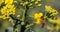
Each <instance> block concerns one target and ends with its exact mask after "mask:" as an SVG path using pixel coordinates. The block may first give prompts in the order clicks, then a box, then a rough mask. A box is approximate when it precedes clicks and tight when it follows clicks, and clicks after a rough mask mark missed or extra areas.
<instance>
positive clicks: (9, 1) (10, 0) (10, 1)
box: [5, 0, 13, 4]
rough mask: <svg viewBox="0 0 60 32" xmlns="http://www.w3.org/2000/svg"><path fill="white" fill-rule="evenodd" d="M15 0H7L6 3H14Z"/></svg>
mask: <svg viewBox="0 0 60 32" xmlns="http://www.w3.org/2000/svg"><path fill="white" fill-rule="evenodd" d="M12 3H13V0H5V4H12Z"/></svg>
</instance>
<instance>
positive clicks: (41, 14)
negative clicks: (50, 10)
mask: <svg viewBox="0 0 60 32" xmlns="http://www.w3.org/2000/svg"><path fill="white" fill-rule="evenodd" d="M42 16H43V13H36V14H34V19H36V24H41V17H42Z"/></svg>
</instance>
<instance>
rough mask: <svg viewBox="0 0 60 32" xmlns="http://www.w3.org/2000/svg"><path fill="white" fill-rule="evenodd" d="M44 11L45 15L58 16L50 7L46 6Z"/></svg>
mask: <svg viewBox="0 0 60 32" xmlns="http://www.w3.org/2000/svg"><path fill="white" fill-rule="evenodd" d="M45 11H46V12H47V13H51V14H50V16H55V15H57V14H58V11H57V10H55V9H53V8H52V7H51V6H47V5H46V6H45Z"/></svg>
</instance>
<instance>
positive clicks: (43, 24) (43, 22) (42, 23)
mask: <svg viewBox="0 0 60 32" xmlns="http://www.w3.org/2000/svg"><path fill="white" fill-rule="evenodd" d="M45 24H46V22H45V19H44V16H42V17H41V27H42V28H43V27H44V26H45Z"/></svg>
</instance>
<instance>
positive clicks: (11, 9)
mask: <svg viewBox="0 0 60 32" xmlns="http://www.w3.org/2000/svg"><path fill="white" fill-rule="evenodd" d="M0 12H1V14H2V15H1V16H2V19H7V18H9V15H11V14H12V15H14V14H15V6H14V5H10V4H6V6H3V8H2V9H1V10H0Z"/></svg>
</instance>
